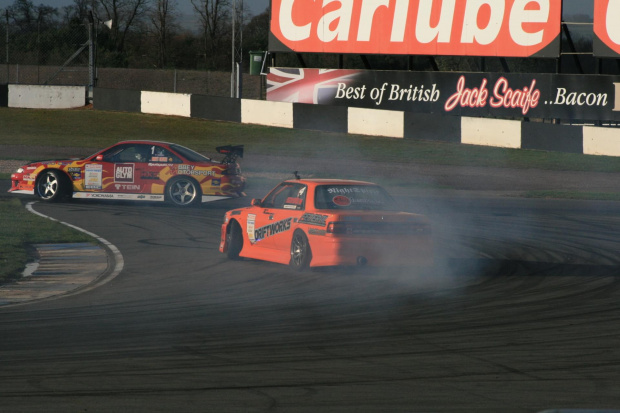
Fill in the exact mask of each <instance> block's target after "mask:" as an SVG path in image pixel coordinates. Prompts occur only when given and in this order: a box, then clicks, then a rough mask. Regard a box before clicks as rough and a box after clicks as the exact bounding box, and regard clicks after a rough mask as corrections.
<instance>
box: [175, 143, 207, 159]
mask: <svg viewBox="0 0 620 413" xmlns="http://www.w3.org/2000/svg"><path fill="white" fill-rule="evenodd" d="M170 147H171V148H172V149H174V150H175V151H176V152H177V153H178V154H179V155H181V156H183V157H184V158H185V159H187V160H188V161H190V162H213V161H212V160H211V159H210V158H208V157H206V156H204V155H202V154H199V153H198V152H196V151H193V150H191V149H188V148H186V147H185V146H181V145H176V144H172V145H170Z"/></svg>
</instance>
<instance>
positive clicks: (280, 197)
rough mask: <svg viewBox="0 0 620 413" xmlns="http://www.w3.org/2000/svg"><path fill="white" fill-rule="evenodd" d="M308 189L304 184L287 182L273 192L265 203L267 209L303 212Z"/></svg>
mask: <svg viewBox="0 0 620 413" xmlns="http://www.w3.org/2000/svg"><path fill="white" fill-rule="evenodd" d="M306 192H307V187H306V186H305V185H302V184H296V183H292V182H285V183H283V184H281V185H280V186H278V187H277V188H276V189H274V190H273V191H271V192H270V193H269V195H267V197H266V198H265V200H264V201H263V204H262V205H263V207H265V208H279V209H292V210H303V209H304V207H305V202H306Z"/></svg>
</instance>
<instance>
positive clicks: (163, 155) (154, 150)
mask: <svg viewBox="0 0 620 413" xmlns="http://www.w3.org/2000/svg"><path fill="white" fill-rule="evenodd" d="M148 161H149V162H161V163H181V159H179V157H178V156H176V155H175V154H173V153H172V152H170V151H169V150H167V149H166V148H164V147H162V146H158V145H152V146H150V147H149V157H148Z"/></svg>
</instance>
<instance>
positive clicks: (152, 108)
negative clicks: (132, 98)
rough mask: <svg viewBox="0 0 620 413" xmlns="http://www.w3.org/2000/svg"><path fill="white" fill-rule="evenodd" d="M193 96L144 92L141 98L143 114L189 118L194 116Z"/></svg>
mask: <svg viewBox="0 0 620 413" xmlns="http://www.w3.org/2000/svg"><path fill="white" fill-rule="evenodd" d="M191 97H192V95H189V94H184V93H165V92H148V91H143V92H142V95H141V96H140V101H141V107H142V110H141V111H142V113H151V114H155V115H173V116H183V117H187V118H189V117H190V116H191V114H192V105H191V102H192V99H191Z"/></svg>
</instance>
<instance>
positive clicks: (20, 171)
mask: <svg viewBox="0 0 620 413" xmlns="http://www.w3.org/2000/svg"><path fill="white" fill-rule="evenodd" d="M15 173H18V174H23V173H24V168H22V167H19V168H17V171H15Z"/></svg>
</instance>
